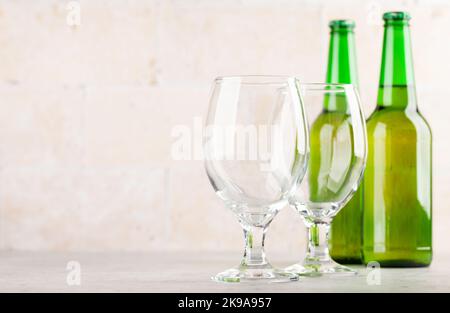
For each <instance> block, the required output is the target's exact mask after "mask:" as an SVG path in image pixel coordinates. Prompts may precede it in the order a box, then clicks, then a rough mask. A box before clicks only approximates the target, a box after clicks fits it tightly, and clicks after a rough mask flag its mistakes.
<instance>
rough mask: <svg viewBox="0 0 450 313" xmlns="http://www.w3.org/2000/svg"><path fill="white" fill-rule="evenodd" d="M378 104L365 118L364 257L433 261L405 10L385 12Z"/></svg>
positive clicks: (425, 158) (427, 133) (423, 141)
mask: <svg viewBox="0 0 450 313" xmlns="http://www.w3.org/2000/svg"><path fill="white" fill-rule="evenodd" d="M383 19H384V22H385V24H384V42H383V54H382V62H381V74H380V85H379V89H378V99H377V107H376V109H375V111H374V112H373V114H372V115H371V116H370V118H369V119H368V121H367V136H368V143H369V150H368V159H367V166H366V171H365V174H364V187H363V189H364V210H363V234H364V235H363V260H364V262H365V263H369V262H371V261H377V262H378V263H379V264H380V265H381V266H392V267H409V266H427V265H429V264H430V262H431V256H432V244H431V200H432V199H431V130H430V128H429V126H428V124H427V122H426V121H425V119H424V118H423V117H422V115H421V114H420V113H419V111H418V109H417V100H416V90H415V86H414V72H413V63H412V56H411V40H410V30H409V20H410V16H409V14H408V13H406V12H388V13H385V14H384V15H383Z"/></svg>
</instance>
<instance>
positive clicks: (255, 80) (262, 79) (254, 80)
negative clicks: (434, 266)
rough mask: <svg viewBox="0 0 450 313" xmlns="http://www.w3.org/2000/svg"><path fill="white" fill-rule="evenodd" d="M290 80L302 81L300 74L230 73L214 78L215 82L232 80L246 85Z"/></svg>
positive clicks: (278, 82) (283, 83)
mask: <svg viewBox="0 0 450 313" xmlns="http://www.w3.org/2000/svg"><path fill="white" fill-rule="evenodd" d="M289 80H295V81H300V79H299V78H298V76H289V75H230V76H218V77H216V78H215V79H214V82H215V83H221V82H224V81H230V82H238V83H240V84H244V85H285V84H287V83H288V81H289Z"/></svg>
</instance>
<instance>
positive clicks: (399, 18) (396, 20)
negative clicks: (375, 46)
mask: <svg viewBox="0 0 450 313" xmlns="http://www.w3.org/2000/svg"><path fill="white" fill-rule="evenodd" d="M410 19H411V15H409V13H408V12H402V11H397V12H386V13H384V14H383V20H384V22H385V25H388V24H406V25H408V23H409V20H410Z"/></svg>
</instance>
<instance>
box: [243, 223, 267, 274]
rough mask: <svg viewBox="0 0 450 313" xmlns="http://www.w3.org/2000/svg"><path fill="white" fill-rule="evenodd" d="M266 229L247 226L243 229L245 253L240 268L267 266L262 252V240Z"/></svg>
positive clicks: (264, 254)
mask: <svg viewBox="0 0 450 313" xmlns="http://www.w3.org/2000/svg"><path fill="white" fill-rule="evenodd" d="M266 230H267V227H260V226H248V225H246V226H245V227H244V237H245V251H244V257H243V259H242V262H241V266H244V267H247V266H248V267H261V266H265V265H267V264H268V262H267V260H266V253H265V252H264V239H265V236H266Z"/></svg>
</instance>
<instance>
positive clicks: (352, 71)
mask: <svg viewBox="0 0 450 313" xmlns="http://www.w3.org/2000/svg"><path fill="white" fill-rule="evenodd" d="M329 26H330V46H329V52H328V70H327V79H326V82H327V83H340V84H354V85H356V86H358V73H357V66H356V52H355V35H354V28H355V23H354V22H353V21H351V20H333V21H331V22H330V25H329ZM327 100H328V101H326V102H325V107H324V113H323V114H322V115H329V116H331V115H334V114H336V113H346V111H347V101H341V103H340V104H339V99H335V101H330V100H331V99H327ZM332 104H338V105H332ZM321 120H323V121H327V123H329V119H326V118H324V117H322V119H321ZM313 129H315V128H313ZM361 200H362V193H361V189H358V191H357V192H356V193H355V194H354V195H353V198H352V199H351V200H350V201H349V202H348V203H347V204H346V205H345V206H344V207H343V208H342V209H341V211H340V212H339V213H338V214H337V215H336V217H335V218H334V219H333V223H332V224H331V228H330V233H329V235H330V240H329V247H330V254H331V257H332V258H333V259H334V260H336V261H337V262H339V263H347V264H349V263H353V264H354V263H361V244H362V243H361V237H362V226H361V222H362V203H361Z"/></svg>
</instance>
